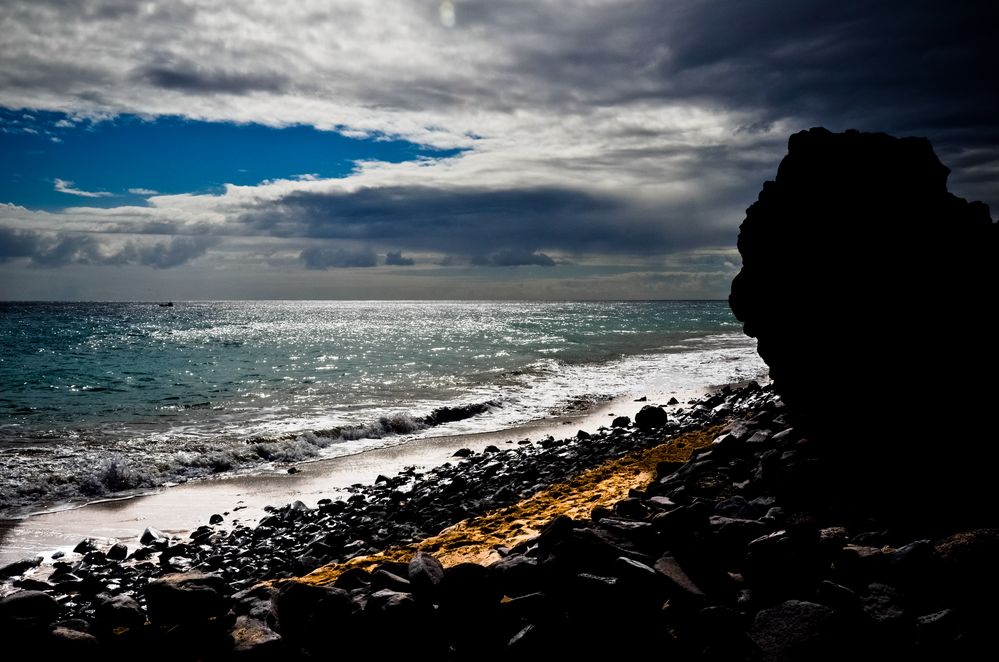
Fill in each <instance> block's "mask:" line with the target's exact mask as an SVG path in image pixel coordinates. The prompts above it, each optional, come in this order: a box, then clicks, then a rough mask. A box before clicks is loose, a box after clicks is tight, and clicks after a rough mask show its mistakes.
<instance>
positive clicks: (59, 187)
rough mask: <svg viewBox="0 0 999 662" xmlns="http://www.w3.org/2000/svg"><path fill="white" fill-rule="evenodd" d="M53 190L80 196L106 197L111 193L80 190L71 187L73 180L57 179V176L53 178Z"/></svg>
mask: <svg viewBox="0 0 999 662" xmlns="http://www.w3.org/2000/svg"><path fill="white" fill-rule="evenodd" d="M55 190H56V191H58V192H59V193H68V194H70V195H78V196H80V197H81V198H107V197H110V195H111V194H110V193H108V192H107V191H81V190H80V189H77V188H73V182H71V181H67V180H65V179H59V178H58V177H56V179H55Z"/></svg>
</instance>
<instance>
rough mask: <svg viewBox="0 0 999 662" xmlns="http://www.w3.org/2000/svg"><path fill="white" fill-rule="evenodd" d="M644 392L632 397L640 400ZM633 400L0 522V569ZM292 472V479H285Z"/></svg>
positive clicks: (290, 496) (599, 416) (535, 434)
mask: <svg viewBox="0 0 999 662" xmlns="http://www.w3.org/2000/svg"><path fill="white" fill-rule="evenodd" d="M649 386H654V385H653V384H649ZM704 390H706V389H693V390H687V391H682V392H681V391H677V390H670V391H668V392H665V391H663V392H656V391H651V395H652V400H653V401H661V402H663V403H665V402H667V401H669V399H670V398H674V397H676V398H677V399H678V400H682V401H684V402H686V401H687V400H689V399H691V398H695V397H700V396H702V395H703V393H704ZM647 393H649V392H643V395H641V396H636V398H637V397H646V398H648V397H649V395H648V394H647ZM636 398H631V397H624V398H619V399H616V400H613V401H609V402H605V403H603V404H601V405H599V406H597V407H594V408H593V409H591V410H589V411H587V412H585V413H582V414H576V415H572V416H569V415H567V416H563V417H559V418H553V419H550V420H545V421H540V422H537V423H535V424H533V425H529V426H523V427H521V428H517V429H513V430H502V431H497V432H488V433H479V434H471V435H453V436H448V437H429V438H423V439H415V440H412V441H409V442H407V443H405V444H401V445H395V446H387V447H384V448H376V449H372V450H367V451H363V452H359V453H356V454H352V455H344V456H341V457H337V458H333V459H329V460H317V461H314V462H304V463H298V464H294V465H291V466H281V467H280V468H277V469H274V470H272V471H271V472H268V473H257V474H251V475H246V476H241V477H226V478H217V479H206V480H196V481H190V482H188V483H185V484H182V485H176V486H173V487H166V488H162V489H160V490H158V491H156V492H154V493H151V494H148V495H143V496H123V497H121V498H119V499H115V500H108V501H99V502H95V503H89V504H85V505H83V506H79V507H76V508H69V509H58V510H54V511H52V512H49V513H40V514H37V515H33V516H31V517H26V518H24V519H19V520H3V521H0V566H2V565H4V564H6V563H11V562H14V561H17V560H19V559H21V558H24V557H31V556H34V555H36V554H40V555H42V556H43V557H44V558H46V559H47V560H48V561H49V562H51V555H52V554H53V553H57V552H59V551H62V552H63V553H67V552H70V551H71V550H72V549H73V548H74V547H75V546H76V545H77V544H78V543H79V542H80V541H81V540H84V539H86V538H93V539H95V540H97V541H101V543H102V544H105V545H108V546H110V545H112V544H114V543H117V542H121V543H124V544H126V545H129V546H130V547H135V546H136V545H137V544H138V540H139V537H140V536H141V535H142V532H143V531H144V530H145V528H146V527H148V526H152V527H155V528H157V529H159V530H161V531H164V532H165V533H169V534H170V535H176V536H180V537H187V535H189V534H190V532H191V531H193V530H194V529H196V528H197V527H198V526H201V525H204V524H207V523H208V521H209V519H210V518H211V516H212V515H213V514H216V513H223V512H224V513H226V514H227V515H231V517H227V521H229V522H231V523H236V522H238V523H241V524H244V525H253V524H255V523H256V522H257V521H259V520H260V519H261V518H263V517H264V516H265V515H266V513H265V511H264V507H265V506H280V505H284V504H286V503H290V502H291V501H295V500H300V501H302V502H303V503H305V504H307V505H308V506H310V507H313V508H314V507H315V506H316V503H317V502H318V501H319V500H320V499H334V500H335V499H338V498H344V497H346V496H347V495H348V489H349V488H350V487H351V486H353V485H357V484H365V485H370V484H373V483H374V482H375V479H376V478H377V477H378V476H379V475H394V474H397V473H399V472H401V471H402V470H403V469H405V468H406V467H417V468H420V469H423V470H425V469H429V468H432V467H436V466H439V465H441V464H444V463H445V462H448V461H452V459H453V457H452V456H453V455H454V453H455V452H456V451H458V450H459V449H463V448H468V449H470V450H472V451H475V452H481V451H482V449H483V448H485V447H486V446H489V445H493V444H496V445H500V446H504V447H507V446H509V445H513V444H516V442H518V441H520V440H523V439H532V440H534V441H538V440H541V439H545V438H547V437H563V436H565V435H566V434H575V433H576V431H577V430H584V431H586V432H589V433H591V434H595V433H596V432H597V430H598V428H600V427H601V426H608V425H610V423H611V419H612V418H613V417H614V416H621V415H623V416H630V417H632V418H633V417H634V415H635V413H636V412H637V411H639V410H640V409H641V407H642V406H644V405H646V404H648V403H647V402H646V401H640V402H636V401H635V399H636ZM675 407H676V406H673V407H670V409H672V408H675ZM292 467H294V469H293V471H294V472H295V473H289V472H288V470H289V469H290V468H292Z"/></svg>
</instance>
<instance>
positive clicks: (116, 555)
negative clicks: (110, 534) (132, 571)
mask: <svg viewBox="0 0 999 662" xmlns="http://www.w3.org/2000/svg"><path fill="white" fill-rule="evenodd" d="M107 557H108V559H110V560H112V561H124V560H125V559H126V558H127V557H128V546H127V545H126V544H125V543H121V542H119V543H115V544H114V545H112V546H111V548H110V549H109V550H108V553H107Z"/></svg>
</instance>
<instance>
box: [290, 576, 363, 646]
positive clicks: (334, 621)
mask: <svg viewBox="0 0 999 662" xmlns="http://www.w3.org/2000/svg"><path fill="white" fill-rule="evenodd" d="M273 605H274V616H275V618H276V620H277V628H278V632H280V633H281V636H282V637H283V638H284V640H285V641H286V642H288V643H289V644H290V645H292V646H295V647H302V648H306V649H324V648H329V647H330V646H332V645H334V644H335V643H336V642H334V641H331V637H330V632H329V628H330V627H336V626H338V625H340V624H343V623H345V622H346V621H347V619H348V618H349V617H350V614H351V612H352V611H353V609H354V605H353V602H352V601H351V598H350V594H349V593H347V591H344V590H343V589H340V588H335V587H332V586H314V585H312V584H304V583H302V582H297V581H288V582H284V583H283V584H281V586H280V587H279V588H278V590H277V591H275V592H274V596H273Z"/></svg>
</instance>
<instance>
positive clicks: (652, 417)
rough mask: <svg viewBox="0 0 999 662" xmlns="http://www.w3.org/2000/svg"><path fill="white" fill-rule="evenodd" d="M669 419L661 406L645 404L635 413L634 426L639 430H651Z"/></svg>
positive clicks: (659, 426)
mask: <svg viewBox="0 0 999 662" xmlns="http://www.w3.org/2000/svg"><path fill="white" fill-rule="evenodd" d="M668 421H669V417H668V416H667V415H666V410H665V409H663V408H662V407H653V406H652V405H645V406H644V407H642V408H641V410H639V412H638V413H637V414H635V426H636V427H637V428H638V429H640V430H651V429H653V428H661V427H662V426H664V425H666V423H667V422H668Z"/></svg>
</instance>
